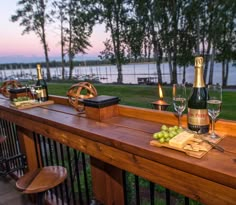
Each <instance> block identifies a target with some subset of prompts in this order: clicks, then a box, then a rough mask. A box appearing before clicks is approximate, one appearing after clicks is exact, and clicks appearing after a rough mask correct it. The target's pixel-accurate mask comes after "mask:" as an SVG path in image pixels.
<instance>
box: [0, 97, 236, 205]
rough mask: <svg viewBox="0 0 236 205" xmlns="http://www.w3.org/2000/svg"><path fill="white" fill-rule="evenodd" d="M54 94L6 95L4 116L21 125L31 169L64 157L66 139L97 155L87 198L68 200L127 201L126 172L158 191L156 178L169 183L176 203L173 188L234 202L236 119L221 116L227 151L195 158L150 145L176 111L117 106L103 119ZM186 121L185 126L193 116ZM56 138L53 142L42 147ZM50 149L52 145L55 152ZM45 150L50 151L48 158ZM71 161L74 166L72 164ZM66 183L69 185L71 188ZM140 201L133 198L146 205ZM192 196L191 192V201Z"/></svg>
mask: <svg viewBox="0 0 236 205" xmlns="http://www.w3.org/2000/svg"><path fill="white" fill-rule="evenodd" d="M50 99H52V100H54V102H55V103H54V104H53V105H49V106H43V107H37V108H33V109H28V110H17V109H14V108H11V107H9V100H8V99H4V98H2V99H0V118H1V119H4V120H6V121H8V122H10V123H13V124H14V125H15V126H16V132H17V135H18V137H19V143H20V146H21V151H22V152H23V153H24V154H25V155H26V156H27V164H28V169H29V170H32V169H34V168H37V167H38V166H46V165H48V164H51V163H53V164H55V163H56V164H58V163H61V161H60V160H59V159H54V157H53V156H54V154H53V152H55V149H56V148H58V146H59V147H60V146H65V150H66V149H68V150H67V151H66V152H67V154H69V155H70V150H72V155H73V156H78V155H77V153H83V154H85V155H84V156H90V161H89V162H90V163H89V164H90V165H89V167H90V168H89V169H91V179H92V181H91V190H88V193H89V194H88V195H87V197H86V196H85V198H86V200H84V202H79V201H76V200H77V199H76V197H75V199H73V200H75V202H73V203H72V202H71V200H69V201H68V200H64V201H65V204H77V203H78V204H83V203H85V204H89V201H91V199H93V198H94V199H96V200H97V201H99V202H101V203H103V204H106V205H109V204H119V205H120V204H128V203H129V202H128V201H127V194H128V193H127V192H128V190H127V189H126V188H127V184H126V183H127V182H126V181H125V180H124V178H125V177H124V176H125V175H124V172H125V173H127V172H128V173H131V174H133V176H139V177H138V178H143V179H145V180H148V181H150V184H149V185H150V189H149V192H150V193H151V192H156V190H155V188H154V187H155V184H157V185H158V186H161V187H165V188H166V191H165V193H166V196H169V197H168V199H167V200H166V203H167V204H170V203H171V202H170V201H171V200H170V192H172V191H174V192H177V193H179V194H182V195H184V196H186V197H189V198H190V199H193V200H196V201H199V202H201V203H203V204H235V201H236V163H235V158H236V151H235V147H236V138H235V136H236V126H235V125H236V122H234V121H226V120H218V122H217V123H216V131H217V132H218V133H219V134H220V135H221V136H222V137H224V139H223V140H222V141H221V142H220V145H221V146H222V147H223V148H224V149H225V152H224V153H221V152H219V151H217V150H215V149H212V150H211V151H209V153H207V155H205V156H204V157H203V158H201V159H196V158H192V157H189V156H186V155H185V154H184V153H182V152H178V151H175V150H170V149H166V148H156V147H152V146H150V144H149V142H150V140H151V139H152V133H154V132H156V131H158V130H159V129H160V127H161V125H162V124H167V125H175V124H177V117H176V116H175V114H174V113H170V112H164V111H157V110H150V109H142V108H134V107H129V106H122V105H118V106H117V107H116V109H117V110H118V115H116V116H114V117H110V118H109V119H105V120H101V121H100V120H94V119H89V118H88V117H87V116H86V114H81V115H79V114H78V113H77V112H76V111H75V110H73V108H71V107H70V106H69V105H68V102H67V99H66V98H62V97H57V96H51V97H50ZM183 124H184V125H186V116H184V117H183ZM44 140H45V142H47V143H46V144H44V143H45V142H43V141H44ZM39 141H41V142H42V143H39ZM49 144H51V146H49V147H48V148H44V147H41V146H48V145H49ZM40 147H41V148H40ZM43 149H44V151H43ZM47 149H49V152H48V151H47ZM50 149H53V151H52V153H50ZM43 153H48V159H46V158H45V157H46V156H45V155H44V154H43ZM55 158H56V157H55ZM68 160H71V156H70V157H69V158H68ZM65 161H66V160H65ZM87 162H88V161H87ZM77 163H78V162H77ZM69 164H70V163H69ZM65 166H66V165H65ZM66 167H67V168H68V169H69V170H73V169H71V168H70V167H69V165H68V166H66ZM75 173H76V172H75ZM77 174H78V173H77ZM77 174H76V175H77ZM72 175H73V173H72V172H71V174H70V176H69V178H68V180H70V181H71V182H72V180H73V178H70V177H71V176H72ZM138 178H137V177H136V178H135V180H137V179H138ZM66 183H67V182H66ZM63 186H64V185H63ZM88 186H89V185H88ZM66 189H68V190H69V188H68V187H67V188H66ZM137 190H138V188H137V187H136V191H137ZM170 190H171V191H170ZM63 191H64V189H63V188H61V193H60V190H59V191H58V193H59V194H56V195H57V196H58V197H61V196H64V195H63V194H62V192H63ZM55 193H56V192H53V195H54V194H55ZM71 193H73V191H72V192H71ZM136 195H137V196H138V192H136ZM154 195H155V194H151V197H150V198H151V199H150V198H149V199H150V201H149V202H150V204H154V203H155V200H154V199H152V197H153V196H154ZM138 197H140V196H138ZM49 198H50V197H49ZM51 198H53V197H51ZM64 198H66V196H65V197H64ZM72 198H73V197H72ZM54 201H55V200H54ZM138 201H139V200H136V203H134V202H132V203H130V204H139V202H138ZM151 202H152V203H151ZM188 203H189V202H188V198H186V199H185V204H188Z"/></svg>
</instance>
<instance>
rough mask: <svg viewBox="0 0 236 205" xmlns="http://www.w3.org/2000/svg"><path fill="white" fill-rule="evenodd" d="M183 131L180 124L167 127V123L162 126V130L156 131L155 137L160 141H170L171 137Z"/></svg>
mask: <svg viewBox="0 0 236 205" xmlns="http://www.w3.org/2000/svg"><path fill="white" fill-rule="evenodd" d="M182 131H183V129H182V128H180V127H178V126H172V127H167V126H166V125H162V126H161V131H160V132H155V133H154V134H153V138H154V139H156V140H158V141H159V142H160V143H164V142H169V140H170V139H171V138H173V137H174V136H176V135H177V134H179V133H181V132H182Z"/></svg>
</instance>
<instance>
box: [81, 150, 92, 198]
mask: <svg viewBox="0 0 236 205" xmlns="http://www.w3.org/2000/svg"><path fill="white" fill-rule="evenodd" d="M82 164H83V173H84V183H85V192H86V199H87V202H89V201H90V197H89V188H88V179H87V170H86V160H85V154H84V153H83V152H82Z"/></svg>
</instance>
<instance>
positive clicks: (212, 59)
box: [208, 45, 215, 85]
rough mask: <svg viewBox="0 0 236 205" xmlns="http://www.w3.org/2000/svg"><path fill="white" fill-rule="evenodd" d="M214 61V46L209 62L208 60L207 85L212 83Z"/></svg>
mask: <svg viewBox="0 0 236 205" xmlns="http://www.w3.org/2000/svg"><path fill="white" fill-rule="evenodd" d="M214 59H215V45H213V48H212V55H211V60H210V73H209V80H208V84H210V85H211V84H212V83H213V72H214Z"/></svg>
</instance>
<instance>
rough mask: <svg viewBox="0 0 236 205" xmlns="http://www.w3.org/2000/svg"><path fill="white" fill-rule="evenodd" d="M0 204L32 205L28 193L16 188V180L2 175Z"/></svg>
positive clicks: (0, 178) (0, 180)
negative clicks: (25, 193)
mask: <svg viewBox="0 0 236 205" xmlns="http://www.w3.org/2000/svg"><path fill="white" fill-rule="evenodd" d="M0 205H32V203H30V202H29V201H28V199H27V196H26V195H23V194H21V193H20V192H19V191H17V190H16V188H15V181H14V180H13V179H11V178H10V177H0Z"/></svg>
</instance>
